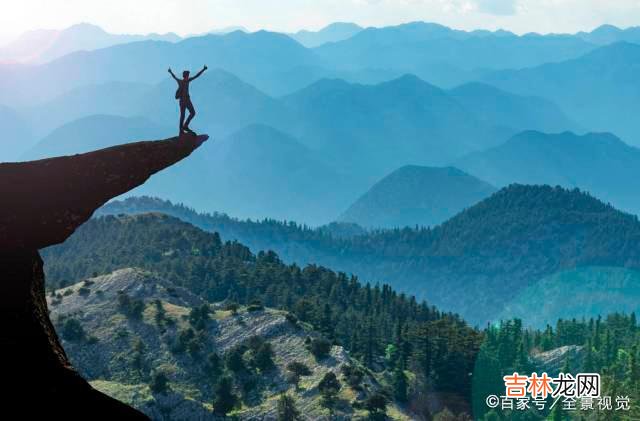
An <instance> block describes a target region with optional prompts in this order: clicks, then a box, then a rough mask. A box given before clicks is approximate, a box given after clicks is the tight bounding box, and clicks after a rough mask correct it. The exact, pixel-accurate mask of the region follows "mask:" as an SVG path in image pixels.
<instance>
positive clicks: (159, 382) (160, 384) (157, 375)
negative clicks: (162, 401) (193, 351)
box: [149, 371, 169, 394]
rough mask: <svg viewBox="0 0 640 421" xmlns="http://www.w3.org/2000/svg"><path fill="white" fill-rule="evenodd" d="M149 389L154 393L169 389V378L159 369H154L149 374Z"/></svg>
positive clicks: (164, 391)
mask: <svg viewBox="0 0 640 421" xmlns="http://www.w3.org/2000/svg"><path fill="white" fill-rule="evenodd" d="M149 389H151V391H152V392H153V393H154V394H159V393H166V392H167V390H169V379H167V376H166V375H165V374H164V373H163V372H161V371H155V372H154V373H153V374H152V375H151V382H150V383H149Z"/></svg>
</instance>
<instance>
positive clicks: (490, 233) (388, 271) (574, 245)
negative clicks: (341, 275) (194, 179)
mask: <svg viewBox="0 0 640 421" xmlns="http://www.w3.org/2000/svg"><path fill="white" fill-rule="evenodd" d="M148 200H152V199H148ZM134 204H137V205H138V206H139V207H141V208H144V207H145V206H144V204H143V203H140V202H139V201H137V200H136V199H131V202H129V203H128V204H127V203H124V204H122V205H120V210H122V211H134V212H135V208H134ZM165 204H166V203H165ZM152 209H153V208H152ZM164 209H166V211H167V212H171V213H172V214H174V215H176V216H178V217H180V218H183V217H186V218H188V220H189V221H191V222H193V223H194V224H197V225H199V226H201V227H203V228H205V229H211V230H215V231H218V232H220V233H221V235H222V236H223V238H225V239H226V240H232V239H239V240H240V241H241V242H243V243H245V244H248V245H249V246H250V247H251V248H252V249H253V250H263V249H270V250H275V251H276V252H277V253H278V254H279V255H280V256H281V257H282V259H283V260H285V261H287V262H298V263H299V264H306V263H309V262H313V263H317V264H321V265H324V266H328V267H331V268H333V269H336V270H341V271H345V272H348V273H354V274H357V275H358V276H359V277H360V278H362V279H366V280H368V281H372V282H375V281H381V282H386V283H389V284H390V285H391V286H393V288H395V289H398V290H401V291H403V290H404V291H411V293H412V294H415V295H416V296H417V297H418V298H419V299H421V298H427V299H428V300H429V301H430V302H432V303H434V304H436V305H437V306H438V307H440V308H446V309H449V310H452V311H456V312H458V313H460V314H462V315H463V316H464V318H465V319H467V320H470V321H471V322H472V323H478V324H480V325H484V324H485V323H486V322H487V321H488V320H491V319H492V318H493V317H495V316H496V315H498V314H500V313H501V310H502V309H503V307H504V306H505V304H507V303H508V302H510V301H511V300H512V299H514V298H515V297H516V296H518V294H519V293H520V292H521V291H522V290H523V289H525V288H527V287H528V286H529V285H532V284H533V283H535V282H537V281H539V280H540V279H543V278H544V277H547V276H550V275H553V274H556V273H558V272H561V271H564V270H569V269H573V268H576V267H586V266H609V267H624V268H629V269H637V268H640V249H638V248H637V247H636V245H637V244H638V243H639V240H640V223H639V222H638V220H637V217H636V216H633V215H629V214H625V213H622V212H620V211H618V210H616V209H615V208H613V207H612V206H610V205H608V204H605V203H603V202H601V201H599V200H597V199H596V198H594V197H592V196H590V195H589V194H587V193H584V192H581V191H579V190H577V189H573V190H567V189H563V188H560V187H550V186H525V185H511V186H509V187H506V188H504V189H502V190H500V191H499V192H497V193H495V194H494V195H492V196H491V197H489V198H487V199H485V200H483V201H482V202H480V203H478V204H476V205H474V206H473V207H471V208H468V209H466V210H465V211H463V212H461V213H459V214H458V215H456V216H454V217H453V218H451V219H450V220H448V221H447V222H445V223H443V224H442V225H440V226H437V227H435V228H420V227H417V228H404V229H395V230H382V231H372V232H365V233H361V234H357V232H356V233H355V235H343V236H340V238H338V236H336V235H332V234H330V233H331V232H332V231H330V230H328V229H326V228H321V229H316V230H313V229H309V228H307V227H303V226H298V225H296V224H294V223H285V222H282V223H281V222H277V221H263V222H250V221H238V220H228V221H225V220H223V219H222V218H221V217H220V216H215V215H214V216H213V217H209V216H207V215H198V214H196V213H195V212H192V211H184V212H182V211H180V208H179V207H178V208H177V210H176V208H175V207H174V206H168V205H167V207H166V208H164ZM154 210H155V209H154ZM162 211H165V210H162ZM550 316H551V319H556V318H557V316H556V317H554V316H553V315H550Z"/></svg>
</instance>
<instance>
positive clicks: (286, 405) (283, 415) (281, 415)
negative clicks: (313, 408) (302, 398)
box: [277, 393, 301, 421]
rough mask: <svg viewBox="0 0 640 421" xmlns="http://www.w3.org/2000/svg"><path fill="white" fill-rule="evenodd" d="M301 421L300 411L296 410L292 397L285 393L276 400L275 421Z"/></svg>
mask: <svg viewBox="0 0 640 421" xmlns="http://www.w3.org/2000/svg"><path fill="white" fill-rule="evenodd" d="M299 419H301V417H300V411H298V408H296V402H295V400H294V399H293V396H290V395H288V394H286V393H283V394H282V395H280V399H278V407H277V420H278V421H295V420H299Z"/></svg>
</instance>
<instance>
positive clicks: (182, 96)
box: [169, 65, 207, 136]
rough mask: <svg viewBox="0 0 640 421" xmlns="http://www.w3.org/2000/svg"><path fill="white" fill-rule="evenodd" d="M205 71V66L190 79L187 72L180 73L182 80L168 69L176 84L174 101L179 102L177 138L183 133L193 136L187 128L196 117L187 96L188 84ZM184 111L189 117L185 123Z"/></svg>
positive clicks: (191, 131)
mask: <svg viewBox="0 0 640 421" xmlns="http://www.w3.org/2000/svg"><path fill="white" fill-rule="evenodd" d="M205 70H207V66H206V65H205V66H204V67H203V68H202V70H200V71H199V72H198V73H196V75H195V76H194V77H191V78H190V77H189V71H188V70H185V71H184V72H182V79H178V78H177V77H176V75H174V74H173V72H172V71H171V68H169V73H170V74H171V76H172V77H173V78H174V79H175V80H176V82H178V90H177V91H176V99H177V100H180V127H179V129H178V136H179V135H181V134H182V133H184V132H188V133H191V134H195V132H194V131H193V130H191V129H190V128H189V123H191V120H192V119H193V117H195V115H196V110H195V108H193V103H191V97H190V96H189V82H191V81H192V80H195V79H197V78H198V77H199V76H200V75H201V74H202V73H204V71H205ZM185 110H189V117H187V121H184V112H185Z"/></svg>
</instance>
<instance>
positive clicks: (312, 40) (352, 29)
mask: <svg viewBox="0 0 640 421" xmlns="http://www.w3.org/2000/svg"><path fill="white" fill-rule="evenodd" d="M362 29H363V28H362V27H361V26H359V25H356V24H355V23H349V22H334V23H332V24H330V25H327V26H325V27H324V28H322V29H320V30H318V31H308V30H305V29H303V30H300V31H298V32H296V33H293V34H288V35H289V36H290V37H291V38H293V39H295V40H296V41H298V42H299V43H300V44H302V45H304V46H305V47H307V48H314V47H319V46H321V45H323V44H327V43H330V42H338V41H344V40H345V39H348V38H351V37H352V36H354V35H356V34H357V33H359V32H360V31H362Z"/></svg>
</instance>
